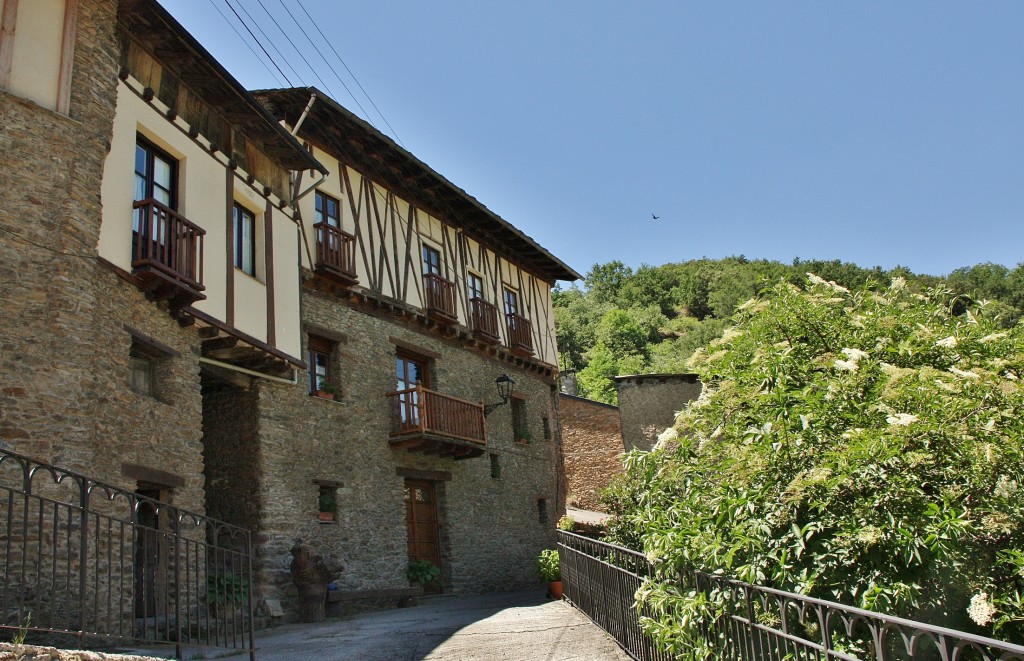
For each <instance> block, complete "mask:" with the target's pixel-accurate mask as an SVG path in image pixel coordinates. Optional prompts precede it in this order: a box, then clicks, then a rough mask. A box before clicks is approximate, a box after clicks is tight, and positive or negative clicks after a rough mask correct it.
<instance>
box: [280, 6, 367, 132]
mask: <svg viewBox="0 0 1024 661" xmlns="http://www.w3.org/2000/svg"><path fill="white" fill-rule="evenodd" d="M277 1H278V2H279V3H281V6H282V7H283V8H284V10H285V12H286V13H287V14H288V16H289V17H290V18H291V19H292V22H293V23H295V26H296V27H298V28H299V32H301V33H302V36H304V37H305V38H306V41H308V42H309V45H310V46H312V47H313V50H315V51H316V53H317V55H319V56H320V59H321V60H323V61H324V64H326V65H327V69H328V70H329V71H330V72H331V73H333V74H334V77H335V78H337V79H338V82H339V83H341V86H342V87H344V88H345V91H346V92H348V95H349V96H351V97H352V100H353V101H355V102H356V105H357V106H358V107H359V110H361V111H362V113H363V115H364V116H366V118H367V119H366V121H368V122H370V125H371V126H373V121H371V120H370V118H369V117H370V113H368V112H366V108H363V104H361V103H359V99H357V98H356V95H355V94H353V93H352V90H350V89H349V88H348V85H346V84H345V81H344V80H342V79H341V76H339V75H338V74H337V72H336V71H334V69H333V68H332V67H331V63H330V62H328V61H327V58H326V57H324V54H323V53H322V52H321V51H320V49H319V48H317V47H316V44H314V43H313V40H312V39H311V38H310V37H309V34H308V33H307V32H306V30H305V29H303V27H302V25H300V24H299V21H298V20H297V19H296V18H295V15H294V14H292V12H291V10H290V9H288V5H286V4H284V0H277ZM260 4H263V3H262V2H260ZM313 26H314V27H316V23H314V24H313ZM317 29H318V30H319V29H320V28H318V27H317ZM321 34H323V33H321ZM328 45H330V44H328ZM374 128H377V127H375V126H374Z"/></svg>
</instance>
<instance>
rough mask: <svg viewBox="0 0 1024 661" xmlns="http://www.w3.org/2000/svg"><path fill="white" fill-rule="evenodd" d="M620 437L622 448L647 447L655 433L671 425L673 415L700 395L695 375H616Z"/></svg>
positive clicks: (655, 437)
mask: <svg viewBox="0 0 1024 661" xmlns="http://www.w3.org/2000/svg"><path fill="white" fill-rule="evenodd" d="M615 385H616V387H617V388H618V391H619V415H620V416H621V420H622V440H623V441H624V443H625V446H626V450H627V451H629V450H633V449H636V448H639V449H641V450H650V449H651V448H652V447H654V444H655V442H656V441H657V440H658V435H659V434H661V432H663V431H664V430H665V428H666V427H671V426H672V425H673V424H675V421H676V415H677V414H678V413H679V411H681V410H682V409H683V408H684V407H685V406H686V404H687V403H688V402H690V401H693V400H694V399H697V397H699V396H700V390H701V383H700V379H699V378H698V377H697V375H696V374H639V375H634V376H617V377H615Z"/></svg>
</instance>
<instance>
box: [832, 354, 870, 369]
mask: <svg viewBox="0 0 1024 661" xmlns="http://www.w3.org/2000/svg"><path fill="white" fill-rule="evenodd" d="M843 353H844V354H845V355H846V357H847V358H848V359H849V360H836V362H835V367H836V369H840V370H846V371H847V372H856V371H857V368H858V366H857V363H859V362H860V361H861V359H862V358H867V356H868V354H867V352H866V351H861V350H860V349H843Z"/></svg>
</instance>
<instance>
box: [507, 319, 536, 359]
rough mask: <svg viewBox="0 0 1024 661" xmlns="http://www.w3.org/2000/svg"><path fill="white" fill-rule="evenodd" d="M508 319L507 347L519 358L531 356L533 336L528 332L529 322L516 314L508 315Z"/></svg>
mask: <svg viewBox="0 0 1024 661" xmlns="http://www.w3.org/2000/svg"><path fill="white" fill-rule="evenodd" d="M507 318H508V346H509V348H510V349H512V353H514V354H518V355H521V356H532V355H533V336H532V333H531V332H530V320H529V319H527V318H526V317H523V316H520V315H518V314H510V315H508V316H507Z"/></svg>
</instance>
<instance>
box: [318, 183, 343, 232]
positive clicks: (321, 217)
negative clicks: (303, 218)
mask: <svg viewBox="0 0 1024 661" xmlns="http://www.w3.org/2000/svg"><path fill="white" fill-rule="evenodd" d="M328 202H334V208H335V211H336V212H337V215H335V216H331V215H330V214H329V213H328V209H329V208H330V206H329V205H328ZM313 222H314V223H327V224H328V225H330V226H331V227H337V228H338V229H341V200H339V199H338V198H336V197H334V196H333V195H328V194H327V193H324V192H323V191H319V190H318V191H315V192H314V193H313Z"/></svg>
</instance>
